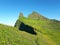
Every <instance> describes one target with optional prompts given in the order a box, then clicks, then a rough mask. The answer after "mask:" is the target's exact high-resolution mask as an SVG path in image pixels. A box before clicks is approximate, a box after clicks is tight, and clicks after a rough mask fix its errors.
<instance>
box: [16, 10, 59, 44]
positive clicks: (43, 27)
mask: <svg viewBox="0 0 60 45" xmlns="http://www.w3.org/2000/svg"><path fill="white" fill-rule="evenodd" d="M15 27H16V28H17V29H19V30H20V31H24V32H27V33H29V34H32V35H35V36H36V37H34V38H36V40H35V41H36V43H37V45H60V36H59V35H60V21H58V20H55V19H48V18H46V17H45V16H42V15H41V14H39V13H37V12H35V11H33V12H32V13H31V14H29V15H28V17H24V16H23V17H19V18H18V19H17V21H16V23H15Z"/></svg>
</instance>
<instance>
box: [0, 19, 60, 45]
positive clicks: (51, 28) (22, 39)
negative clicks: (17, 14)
mask: <svg viewBox="0 0 60 45" xmlns="http://www.w3.org/2000/svg"><path fill="white" fill-rule="evenodd" d="M18 21H19V22H18V23H16V25H17V28H18V27H19V24H20V21H22V22H23V23H24V24H26V25H29V26H31V27H33V28H35V29H36V30H35V32H36V33H37V35H33V34H30V33H27V32H24V31H20V30H18V29H17V28H16V27H11V26H7V25H2V24H0V45H60V22H56V21H51V20H45V21H43V20H34V19H30V18H20V19H18Z"/></svg>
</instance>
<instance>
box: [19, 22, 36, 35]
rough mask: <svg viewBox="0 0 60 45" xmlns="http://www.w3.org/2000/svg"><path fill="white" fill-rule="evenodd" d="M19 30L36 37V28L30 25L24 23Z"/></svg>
mask: <svg viewBox="0 0 60 45" xmlns="http://www.w3.org/2000/svg"><path fill="white" fill-rule="evenodd" d="M19 30H21V31H25V32H28V33H30V34H34V35H36V32H35V31H34V28H33V27H31V26H29V25H25V24H24V23H23V22H21V24H20V27H19Z"/></svg>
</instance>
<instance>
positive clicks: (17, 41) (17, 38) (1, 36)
mask: <svg viewBox="0 0 60 45" xmlns="http://www.w3.org/2000/svg"><path fill="white" fill-rule="evenodd" d="M0 45H36V43H35V36H34V35H31V34H29V33H26V32H24V31H19V30H18V29H16V28H14V27H9V26H6V25H2V24H0Z"/></svg>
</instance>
